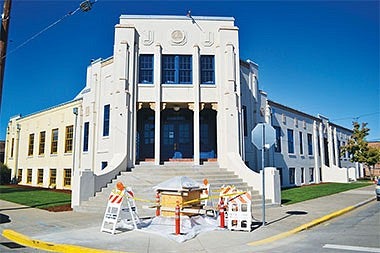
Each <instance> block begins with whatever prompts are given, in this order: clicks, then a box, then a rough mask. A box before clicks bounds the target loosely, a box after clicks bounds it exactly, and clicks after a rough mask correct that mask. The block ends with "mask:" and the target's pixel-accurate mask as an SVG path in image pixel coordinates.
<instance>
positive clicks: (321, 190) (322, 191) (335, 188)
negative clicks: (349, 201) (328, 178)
mask: <svg viewBox="0 0 380 253" xmlns="http://www.w3.org/2000/svg"><path fill="white" fill-rule="evenodd" d="M371 184H373V183H372V182H370V181H358V182H354V183H324V184H316V185H307V186H301V187H295V188H289V189H284V190H282V191H281V198H282V204H285V205H290V204H294V203H297V202H302V201H305V200H309V199H315V198H319V197H323V196H327V195H332V194H335V193H338V192H343V191H348V190H351V189H356V188H360V187H364V186H368V185H371Z"/></svg>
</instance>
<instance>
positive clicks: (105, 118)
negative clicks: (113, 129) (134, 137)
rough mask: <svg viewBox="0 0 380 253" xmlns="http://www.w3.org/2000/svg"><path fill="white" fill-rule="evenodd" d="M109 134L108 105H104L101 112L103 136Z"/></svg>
mask: <svg viewBox="0 0 380 253" xmlns="http://www.w3.org/2000/svg"><path fill="white" fill-rule="evenodd" d="M109 135H110V105H105V106H104V113H103V136H109Z"/></svg>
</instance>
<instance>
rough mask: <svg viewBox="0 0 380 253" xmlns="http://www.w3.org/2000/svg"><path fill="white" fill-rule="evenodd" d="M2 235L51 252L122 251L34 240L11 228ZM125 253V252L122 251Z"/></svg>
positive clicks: (113, 252) (93, 252)
mask: <svg viewBox="0 0 380 253" xmlns="http://www.w3.org/2000/svg"><path fill="white" fill-rule="evenodd" d="M2 236H4V237H5V238H7V239H8V240H11V241H13V242H16V243H18V244H20V245H23V246H26V247H30V248H34V249H40V250H45V251H53V252H65V253H66V252H67V253H71V252H72V253H77V252H81V253H122V251H109V250H100V249H91V248H86V247H81V246H76V245H69V244H55V243H51V242H44V241H40V240H34V239H32V238H30V237H27V236H25V235H23V234H20V233H17V232H15V231H13V230H11V229H4V231H3V233H2ZM123 253H126V252H123Z"/></svg>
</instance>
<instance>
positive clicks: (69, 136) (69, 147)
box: [65, 125, 74, 153]
mask: <svg viewBox="0 0 380 253" xmlns="http://www.w3.org/2000/svg"><path fill="white" fill-rule="evenodd" d="M73 135H74V126H72V125H71V126H67V127H66V140H65V153H71V152H73Z"/></svg>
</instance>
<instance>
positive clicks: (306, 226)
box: [247, 206, 355, 246]
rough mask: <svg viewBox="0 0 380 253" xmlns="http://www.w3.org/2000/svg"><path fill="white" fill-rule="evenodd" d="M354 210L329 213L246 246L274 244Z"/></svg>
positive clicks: (347, 208) (350, 208)
mask: <svg viewBox="0 0 380 253" xmlns="http://www.w3.org/2000/svg"><path fill="white" fill-rule="evenodd" d="M353 209H355V206H349V207H346V208H344V209H341V210H339V211H336V212H333V213H330V214H328V215H325V216H323V217H321V218H318V219H315V220H313V221H311V222H308V223H306V224H303V225H301V226H299V227H296V228H294V229H292V230H289V231H287V232H284V233H281V234H278V235H275V236H271V237H268V238H266V239H263V240H259V241H254V242H250V243H247V245H249V246H258V245H262V244H266V243H270V242H274V241H276V240H279V239H282V238H285V237H288V236H290V235H292V234H295V233H298V232H301V231H303V230H306V229H309V228H312V227H314V226H316V225H318V224H320V223H322V222H325V221H328V220H331V219H332V218H335V217H337V216H339V215H342V214H344V213H347V212H349V211H351V210H353Z"/></svg>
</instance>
